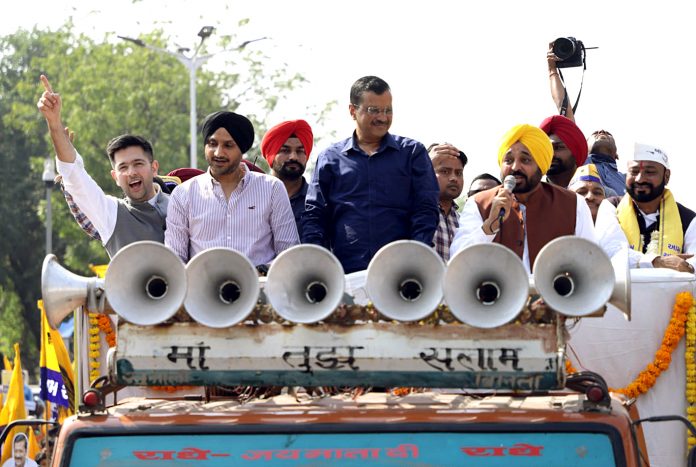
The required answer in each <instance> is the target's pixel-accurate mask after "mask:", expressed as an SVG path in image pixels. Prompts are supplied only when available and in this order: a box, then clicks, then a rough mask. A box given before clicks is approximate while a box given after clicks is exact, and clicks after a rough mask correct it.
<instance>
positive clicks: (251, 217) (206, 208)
mask: <svg viewBox="0 0 696 467" xmlns="http://www.w3.org/2000/svg"><path fill="white" fill-rule="evenodd" d="M244 169H245V172H246V173H245V174H244V177H243V178H242V180H241V181H240V182H239V186H237V188H236V189H235V190H234V191H233V192H232V194H231V195H230V198H229V199H227V198H226V197H225V194H224V193H223V191H222V187H221V186H220V183H218V181H217V180H215V179H214V178H213V177H212V176H211V175H210V171H208V172H206V173H204V174H201V175H199V176H197V177H193V178H192V179H190V180H187V181H186V182H184V183H182V184H181V185H179V186H177V187H176V189H174V191H173V192H172V195H171V197H170V199H169V208H168V209H167V230H166V231H165V233H164V243H165V245H167V246H168V247H170V248H171V249H172V250H174V252H175V253H176V254H177V255H179V257H180V258H181V259H182V260H183V261H184V262H188V260H189V259H191V258H193V257H194V256H195V255H196V253H199V252H201V251H203V250H207V249H208V248H214V247H226V248H231V249H233V250H237V251H239V252H241V253H243V254H244V255H246V257H247V258H249V259H250V260H251V262H252V263H253V264H254V265H256V266H258V265H259V264H267V263H270V262H271V260H273V258H275V257H276V256H278V254H279V253H280V252H281V251H283V250H286V249H288V248H290V247H291V246H293V245H296V244H298V243H299V242H300V239H299V237H298V235H297V226H296V224H295V218H294V216H293V214H292V209H291V207H290V199H289V198H288V193H287V191H286V190H285V186H284V185H283V183H282V182H281V181H280V180H278V179H277V178H275V177H272V176H270V175H266V174H261V173H256V172H251V171H249V170H248V169H247V168H246V167H244Z"/></svg>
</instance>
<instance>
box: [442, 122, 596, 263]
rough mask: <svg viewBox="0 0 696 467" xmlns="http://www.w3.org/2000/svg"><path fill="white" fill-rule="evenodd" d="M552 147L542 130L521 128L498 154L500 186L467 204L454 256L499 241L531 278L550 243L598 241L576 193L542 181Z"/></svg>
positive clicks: (510, 133)
mask: <svg viewBox="0 0 696 467" xmlns="http://www.w3.org/2000/svg"><path fill="white" fill-rule="evenodd" d="M552 157H553V147H552V146H551V142H550V141H549V137H548V135H547V134H546V133H544V132H543V131H542V130H541V129H539V128H538V127H535V126H531V125H526V124H522V125H517V126H515V127H513V128H512V129H511V130H510V131H508V132H507V133H506V134H505V136H503V140H502V142H501V145H500V149H499V150H498V164H499V165H500V178H501V179H503V180H505V179H506V178H507V181H508V183H509V184H510V185H508V186H509V187H510V188H511V191H509V190H508V188H505V185H506V183H505V181H504V182H503V186H497V187H495V188H491V189H489V190H486V191H482V192H480V193H477V194H476V195H474V196H473V197H472V198H469V199H468V200H467V202H466V204H465V205H464V209H463V210H462V214H461V217H460V221H459V229H458V230H457V233H456V235H455V237H454V241H453V242H452V247H451V254H452V256H454V255H455V254H456V252H457V251H459V250H461V249H462V248H464V247H467V246H469V245H473V244H477V243H485V242H496V243H500V244H502V245H505V246H506V247H508V248H510V249H511V250H512V251H514V252H515V253H517V255H518V256H519V257H520V258H521V259H522V262H523V263H524V265H525V267H526V268H527V272H529V273H531V271H532V267H533V266H534V260H535V259H536V256H537V254H538V253H539V251H540V250H541V249H542V248H543V247H544V245H546V244H547V243H548V242H550V241H551V240H554V239H555V238H558V237H561V236H564V235H577V236H580V237H584V238H587V239H589V240H591V241H595V235H594V228H593V225H592V215H591V214H590V209H589V208H588V207H587V203H585V201H583V199H582V198H580V197H579V196H578V195H577V194H575V193H573V192H571V191H569V190H567V189H565V188H561V187H558V186H555V185H551V184H549V183H546V182H542V181H541V178H542V175H544V174H545V173H546V171H547V170H548V168H549V166H550V165H551V159H552Z"/></svg>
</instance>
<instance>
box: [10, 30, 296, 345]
mask: <svg viewBox="0 0 696 467" xmlns="http://www.w3.org/2000/svg"><path fill="white" fill-rule="evenodd" d="M140 39H142V40H143V41H144V42H145V43H147V44H150V45H153V46H156V47H160V48H166V45H167V39H168V38H167V37H166V36H164V34H163V33H162V32H161V31H159V30H158V31H153V32H151V33H150V34H147V35H144V36H141V37H140ZM235 41H236V39H235V38H234V37H225V38H222V39H221V40H220V41H219V43H218V44H213V45H211V46H210V47H211V48H212V47H215V48H216V50H218V49H219V50H222V49H224V48H231V47H232V46H231V44H233V43H235ZM206 52H207V51H206V50H201V53H202V54H204V53H206ZM216 55H220V56H221V57H222V56H224V55H230V57H229V58H228V59H229V60H232V58H234V60H235V64H234V66H229V67H227V66H223V67H215V71H209V70H208V69H206V68H202V69H199V70H198V73H197V114H198V115H199V117H200V118H202V116H205V115H207V114H208V113H210V112H213V111H216V110H220V109H228V110H233V111H234V110H236V109H237V107H238V106H239V105H240V104H241V103H244V104H245V106H246V105H247V104H250V105H251V106H252V107H253V108H256V109H258V112H257V113H255V114H253V115H249V117H250V119H251V120H252V121H253V122H254V124H255V128H256V131H257V139H256V142H257V145H258V142H259V141H260V135H262V134H263V132H264V130H265V125H264V124H263V122H264V120H265V116H266V114H268V113H269V112H271V111H272V110H273V109H274V108H275V106H276V105H277V103H278V100H279V98H280V97H281V96H283V95H284V94H285V93H287V92H288V91H290V90H292V89H293V88H295V87H296V86H299V85H301V84H302V83H303V81H304V80H303V78H302V76H300V75H299V74H292V73H289V72H288V71H287V70H288V67H286V66H279V67H272V66H271V65H270V60H269V58H268V57H266V56H265V55H264V54H263V53H262V52H261V51H260V50H259V49H257V48H253V47H246V48H243V49H241V50H237V51H235V52H224V53H222V54H216ZM222 58H225V57H222ZM227 69H230V70H232V69H233V70H241V69H244V70H245V71H244V73H242V72H239V71H237V72H228V71H226V70H227ZM41 73H44V74H46V75H47V76H48V78H49V80H50V81H51V84H52V86H53V88H54V90H55V91H56V92H58V93H60V94H61V96H62V99H63V121H64V124H65V125H66V126H68V127H69V128H70V129H71V130H73V131H75V133H76V138H75V147H76V148H77V150H78V152H79V153H80V154H81V155H82V157H83V158H84V160H85V167H86V169H87V171H88V172H89V173H90V174H91V175H92V177H93V178H94V179H95V180H96V181H97V183H98V184H99V185H100V186H101V187H102V188H103V189H104V190H105V191H106V192H107V193H109V194H113V195H116V196H121V195H122V193H121V192H120V189H118V187H117V186H116V185H115V183H114V182H113V180H112V179H111V176H110V169H111V167H110V165H109V161H108V157H107V156H106V151H105V148H106V144H107V142H108V141H109V140H110V139H111V138H112V137H114V136H117V135H120V134H123V133H135V134H140V135H143V136H144V137H146V138H147V139H148V140H150V141H151V142H152V144H153V148H154V152H155V158H156V159H158V161H159V162H160V173H166V172H168V171H170V170H172V169H175V168H178V167H187V166H189V108H188V107H189V74H188V70H187V69H186V67H184V66H182V64H181V63H179V62H178V61H177V60H176V59H175V58H174V57H171V56H169V55H166V54H161V53H157V52H154V51H152V50H149V49H146V48H141V47H137V46H134V45H133V44H132V43H129V42H124V41H120V40H118V39H117V38H115V37H113V36H107V37H105V38H104V39H103V40H102V41H95V40H94V39H92V38H89V37H87V36H84V35H80V34H76V33H75V32H74V28H73V26H72V24H70V23H67V24H65V25H64V26H63V27H61V28H60V29H58V30H56V31H42V30H37V29H34V30H32V31H25V30H19V31H17V32H16V33H14V34H12V35H10V36H6V37H2V38H0V115H2V119H1V120H0V161H1V162H0V164H1V166H0V167H1V168H2V172H1V173H2V180H3V183H2V188H1V189H0V219H1V220H2V235H0V291H2V298H1V299H2V300H3V302H2V303H3V306H5V304H6V303H10V302H11V305H8V306H9V307H10V308H7V309H6V310H0V311H2V312H3V313H4V314H3V315H2V316H3V317H4V316H5V315H7V314H8V313H10V314H11V315H12V316H15V314H16V311H14V310H19V315H20V316H23V318H24V322H25V323H26V333H25V334H24V337H26V339H24V346H25V348H23V351H24V352H25V355H34V356H35V355H37V353H36V351H35V350H36V347H37V346H38V340H37V339H36V337H37V336H38V335H39V323H40V321H39V315H38V311H37V308H36V300H37V299H38V298H40V287H39V285H40V268H41V262H42V259H43V257H44V255H45V247H44V238H45V228H44V222H45V213H46V201H45V188H44V185H43V183H42V181H41V172H42V170H43V160H44V159H45V158H46V157H47V156H52V155H53V150H52V146H51V145H50V140H49V138H48V132H47V128H46V123H45V121H44V120H43V117H42V116H41V114H40V113H39V111H38V110H37V108H36V102H37V101H38V98H39V97H40V95H41V92H42V91H43V89H42V87H41V85H40V82H39V75H40V74H41ZM200 118H199V120H200ZM199 123H200V122H199ZM198 140H199V145H198V146H199V148H198V153H199V154H200V153H201V152H202V151H201V148H202V146H203V145H202V142H201V141H200V138H198ZM254 151H258V149H256V146H255V147H254V149H252V152H251V154H252V156H253V154H254ZM248 156H249V155H248ZM204 165H205V162H204V160H203V157H202V156H200V157H199V160H198V166H199V167H200V166H204ZM260 165H262V164H260ZM51 200H52V203H51V204H52V211H53V233H54V237H53V238H54V240H53V250H54V253H55V254H56V255H57V256H58V258H59V261H60V263H61V264H62V265H64V266H66V267H68V268H69V269H71V270H73V271H75V272H76V273H79V274H82V275H91V274H90V273H89V269H88V266H89V264H102V263H104V262H106V261H107V260H108V257H107V256H106V254H105V252H104V249H103V247H102V246H101V245H100V244H99V243H98V242H96V241H93V240H90V239H89V238H88V237H87V236H86V235H85V234H84V233H83V232H82V231H81V230H80V229H79V227H78V226H77V224H76V223H75V222H74V220H73V219H72V217H71V216H70V213H69V211H68V209H67V206H66V203H65V202H64V199H63V197H62V195H61V193H60V192H59V190H53V193H52V198H51ZM14 297H16V300H15V298H14ZM8 300H9V301H8ZM7 310H10V311H7ZM13 326H16V319H15V318H12V319H11V320H10V319H8V320H5V319H2V320H0V335H2V336H11V335H15V334H16V333H15V332H14V331H12V332H10V328H11V327H13ZM16 329H20V328H18V327H17V328H16ZM23 329H24V328H23ZM2 344H3V345H4V344H5V342H4V340H3V343H2ZM1 350H3V349H0V351H1Z"/></svg>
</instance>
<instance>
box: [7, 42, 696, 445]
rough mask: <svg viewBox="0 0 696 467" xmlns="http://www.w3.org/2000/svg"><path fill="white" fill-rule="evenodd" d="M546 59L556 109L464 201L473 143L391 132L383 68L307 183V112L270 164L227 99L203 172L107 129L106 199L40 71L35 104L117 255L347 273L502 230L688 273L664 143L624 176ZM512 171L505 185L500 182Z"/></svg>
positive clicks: (268, 138) (283, 130) (632, 162)
mask: <svg viewBox="0 0 696 467" xmlns="http://www.w3.org/2000/svg"><path fill="white" fill-rule="evenodd" d="M548 65H549V79H550V88H551V95H552V98H553V101H554V102H555V103H556V105H557V107H558V109H559V114H558V115H552V116H549V117H548V118H546V119H544V120H543V121H541V122H540V123H539V124H538V125H531V124H525V123H523V124H519V125H516V126H514V127H513V128H510V129H508V131H506V132H502V131H501V133H503V136H502V138H501V142H500V146H499V149H498V153H497V161H498V165H499V167H500V173H499V174H496V175H498V176H497V177H496V176H495V175H491V174H488V173H483V174H479V175H476V176H473V177H472V179H471V183H470V185H469V188H468V190H467V192H466V197H465V202H464V203H458V200H460V198H461V195H462V193H463V192H464V186H465V183H464V182H465V169H466V165H467V163H468V160H469V159H468V157H467V155H466V154H465V153H464V152H463V151H462V150H460V149H459V148H457V147H455V146H454V145H452V144H449V143H446V142H444V143H433V144H430V145H429V146H428V147H427V148H426V146H425V145H424V144H422V143H421V142H419V141H417V140H415V139H411V138H408V137H404V136H397V135H394V134H392V133H390V132H389V129H390V126H391V123H392V117H393V107H392V93H391V90H390V87H389V85H388V84H387V82H386V81H384V80H383V79H381V78H379V77H376V76H365V77H362V78H359V79H358V80H356V81H355V83H354V84H353V85H352V87H351V89H350V102H349V105H348V110H349V115H350V117H351V118H352V119H353V120H354V122H355V130H354V131H353V133H352V135H349V136H348V137H347V138H345V139H343V140H341V141H338V142H336V143H334V144H332V145H330V146H329V147H327V148H325V149H323V150H322V151H321V152H319V154H318V155H317V156H316V165H315V169H314V171H313V173H312V176H311V179H310V180H308V179H306V178H305V176H304V173H305V169H306V166H307V162H308V160H309V159H310V157H311V155H312V151H313V149H314V147H313V144H314V135H313V132H312V128H311V125H310V124H309V123H308V122H307V121H305V120H303V119H297V120H290V121H284V122H280V123H278V124H277V125H275V126H273V127H271V128H270V129H269V130H268V132H267V133H266V134H265V135H264V137H263V139H262V141H261V153H262V155H263V157H264V158H265V159H266V161H267V162H268V166H269V167H270V174H266V173H264V171H263V170H261V169H260V168H259V167H257V166H256V165H254V164H252V163H251V162H249V161H248V160H246V159H244V154H245V153H246V152H247V151H248V150H249V149H250V148H251V147H252V145H253V142H254V133H255V132H254V128H253V125H252V123H251V122H250V121H249V119H248V118H246V117H245V116H243V115H239V114H237V113H235V112H232V111H228V110H223V111H218V112H215V113H212V114H210V115H208V116H206V117H205V119H204V120H203V123H202V125H201V133H202V136H203V144H204V153H205V160H206V162H207V164H208V168H207V170H205V171H203V170H197V169H193V168H179V169H176V170H173V171H170V172H169V173H167V174H166V175H159V174H158V169H159V163H158V161H157V159H156V158H155V156H154V151H153V147H152V145H151V144H150V143H149V142H148V141H147V139H145V138H143V137H142V136H138V135H130V134H127V135H120V136H117V137H115V138H113V139H112V140H111V141H109V142H108V145H107V149H106V152H107V155H108V157H109V160H110V162H111V167H112V169H111V176H112V178H113V180H114V182H115V183H116V184H117V185H118V186H119V187H120V188H121V189H122V191H123V194H124V196H123V197H121V198H118V197H114V196H110V195H106V194H105V193H104V191H103V189H102V188H101V187H100V186H99V185H98V184H96V183H95V182H94V180H93V179H92V178H91V177H90V175H89V174H88V173H87V171H86V170H85V167H84V162H83V159H82V157H81V156H80V154H79V153H78V151H77V150H76V148H75V147H74V145H73V142H72V138H71V132H70V130H69V129H68V128H66V127H65V126H64V123H63V121H62V119H61V110H62V100H61V96H60V94H58V93H56V92H54V90H53V89H52V87H51V85H50V83H49V81H48V79H47V78H46V77H45V76H41V81H42V83H43V86H44V92H43V94H42V95H41V97H40V99H39V101H38V108H39V110H40V112H41V113H42V114H43V116H44V117H45V119H46V122H47V125H48V129H49V133H50V137H51V140H52V142H53V146H54V149H55V152H56V157H57V169H58V172H59V177H60V178H61V187H62V189H63V192H64V195H65V198H66V201H67V202H68V204H69V206H70V210H71V212H72V214H73V215H74V217H75V219H76V221H77V222H78V223H79V224H80V226H81V227H82V228H83V230H85V232H86V233H88V234H89V235H90V236H92V237H93V238H95V239H97V240H99V241H101V242H102V244H103V245H104V248H105V249H106V251H107V252H108V254H109V256H110V257H113V256H114V255H116V254H117V253H118V251H119V250H120V249H122V248H123V247H125V246H127V245H129V244H131V243H133V242H136V241H140V240H153V241H157V242H162V243H164V244H165V245H166V246H168V247H169V248H171V249H172V250H173V251H174V252H175V253H176V254H177V255H178V256H179V257H180V258H181V260H182V261H183V262H188V261H189V260H190V259H191V258H193V257H194V256H195V255H196V254H198V253H199V252H202V251H204V250H206V249H209V248H213V247H226V248H231V249H234V250H237V251H239V252H241V253H243V254H244V255H245V256H246V257H248V258H249V259H250V260H251V262H252V263H253V264H254V265H255V266H256V268H257V270H258V272H259V274H260V275H263V274H265V273H266V272H267V271H268V267H269V265H270V264H271V263H272V261H273V260H274V258H276V257H277V256H278V255H279V254H280V253H281V252H282V251H284V250H286V249H288V248H290V247H292V246H294V245H297V244H300V243H309V244H315V245H320V246H322V247H324V248H327V249H328V250H330V251H331V252H332V253H333V254H334V255H335V256H336V257H337V258H338V260H339V261H340V263H341V264H342V266H343V269H344V272H345V273H346V274H348V273H352V272H355V271H361V270H364V269H366V268H367V267H368V265H369V263H370V260H371V259H372V257H373V256H374V255H375V254H376V253H377V251H379V250H380V249H381V248H382V247H383V246H385V245H387V244H389V243H391V242H394V241H397V240H404V239H407V240H415V241H419V242H422V243H424V244H426V245H428V246H429V247H432V248H433V249H434V250H435V251H436V252H437V253H438V255H439V256H440V257H441V258H442V260H443V261H444V262H445V263H446V262H448V261H449V260H450V259H451V258H453V257H454V256H455V255H456V254H457V252H459V251H461V250H462V249H464V248H466V247H468V246H470V245H475V244H480V243H487V242H495V243H499V244H502V245H504V246H506V247H507V248H509V249H510V250H512V251H513V252H514V253H515V254H516V255H517V256H519V258H520V259H521V261H522V263H523V264H524V267H525V268H526V270H527V272H528V273H530V274H531V273H532V272H533V267H534V261H535V258H536V257H537V255H538V253H539V252H540V250H541V249H542V248H543V247H544V246H545V245H546V244H547V243H549V242H550V241H552V240H554V239H555V238H558V237H561V236H566V235H575V236H579V237H582V238H585V239H588V240H590V241H592V242H595V243H597V244H598V245H600V246H601V247H602V248H603V250H604V251H605V252H606V253H607V255H608V256H609V257H612V256H614V255H616V254H618V253H619V252H621V251H622V250H624V249H628V251H629V255H628V256H629V266H630V267H631V268H669V269H673V270H676V271H681V272H687V273H691V274H693V273H694V266H695V265H696V258H694V256H693V255H694V253H695V252H696V221H694V218H695V217H696V213H694V211H692V210H691V209H689V208H687V207H686V206H684V205H682V204H680V203H678V202H677V201H676V200H675V199H674V197H673V195H672V193H671V192H670V190H669V188H667V184H668V182H669V180H670V177H671V172H670V163H669V157H668V155H667V154H665V152H664V151H662V150H661V149H659V148H658V147H655V146H650V145H646V144H635V149H634V152H633V154H622V159H626V172H625V173H622V172H621V170H619V168H618V164H617V161H618V159H619V155H618V153H617V146H616V142H615V140H614V137H613V136H612V134H611V133H610V132H608V131H606V130H603V129H600V130H597V131H594V132H592V133H591V134H590V136H589V137H588V138H586V137H585V134H584V133H583V131H582V130H581V129H580V128H579V127H578V126H577V125H576V123H575V120H574V115H573V109H572V108H568V107H567V102H566V101H567V96H565V95H564V93H565V89H564V87H563V83H562V81H561V79H560V76H559V73H558V70H557V68H556V57H555V56H554V54H553V51H552V48H550V49H549V55H548ZM491 157H493V156H492V155H491ZM467 178H468V176H467ZM506 179H507V180H511V182H510V183H506V184H503V183H501V180H506ZM18 452H21V449H18Z"/></svg>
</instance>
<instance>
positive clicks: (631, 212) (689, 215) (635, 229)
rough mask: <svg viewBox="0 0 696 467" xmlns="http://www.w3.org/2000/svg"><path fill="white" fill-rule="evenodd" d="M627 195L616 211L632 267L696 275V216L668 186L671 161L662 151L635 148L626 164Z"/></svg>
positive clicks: (646, 146)
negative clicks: (630, 251)
mask: <svg viewBox="0 0 696 467" xmlns="http://www.w3.org/2000/svg"><path fill="white" fill-rule="evenodd" d="M627 167H628V173H627V175H626V195H624V197H623V198H622V199H621V202H620V203H619V205H618V207H617V215H618V218H619V224H621V228H622V230H623V231H624V233H625V234H626V238H627V239H628V244H629V246H630V248H631V250H634V253H632V254H631V263H637V264H632V266H634V267H635V266H637V267H640V268H653V267H654V268H670V269H674V270H676V271H682V272H690V273H693V272H694V264H695V263H696V258H694V257H693V253H694V252H696V221H694V218H695V217H696V213H694V212H693V211H692V210H690V209H688V208H686V207H685V206H683V205H681V204H679V203H677V202H676V201H675V200H674V197H673V196H672V193H671V191H670V190H669V189H668V188H666V187H665V186H666V185H667V183H668V182H669V177H670V170H669V158H668V157H667V154H665V152H664V151H662V150H661V149H659V148H656V147H653V146H648V145H645V144H636V145H635V150H634V154H633V158H632V160H629V161H628V164H627Z"/></svg>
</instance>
